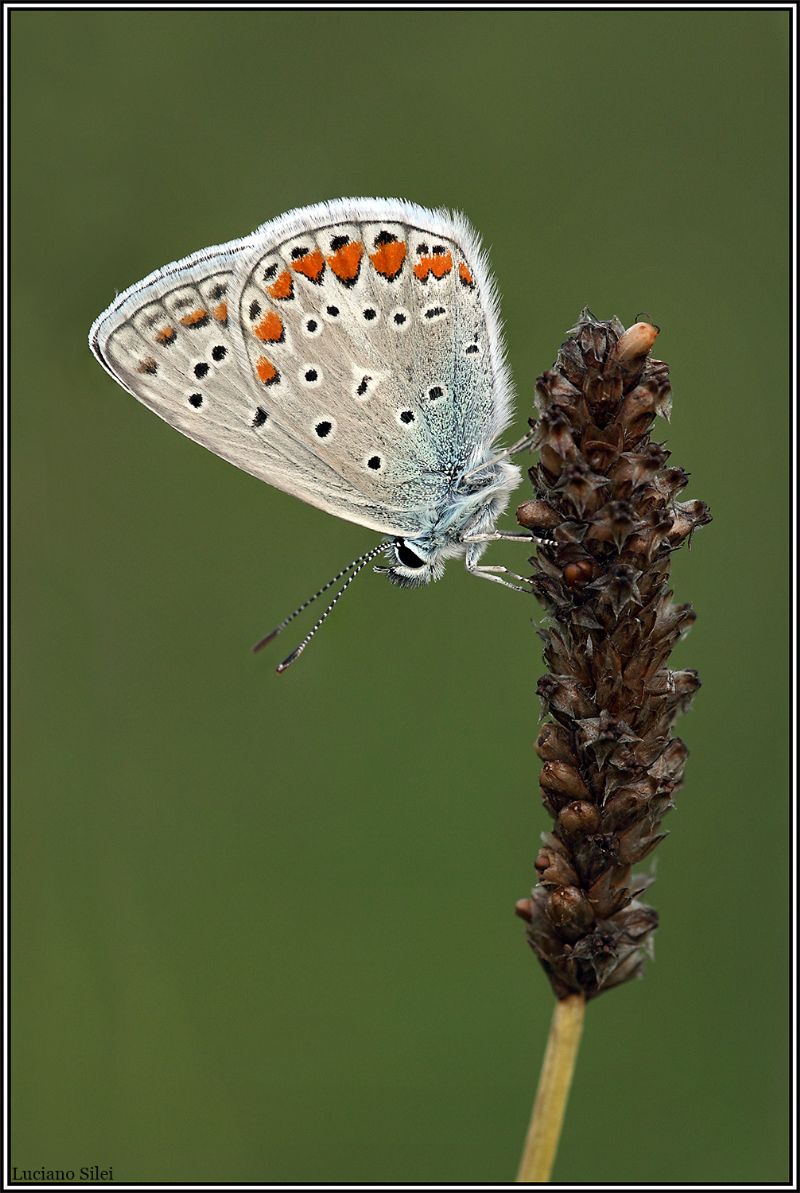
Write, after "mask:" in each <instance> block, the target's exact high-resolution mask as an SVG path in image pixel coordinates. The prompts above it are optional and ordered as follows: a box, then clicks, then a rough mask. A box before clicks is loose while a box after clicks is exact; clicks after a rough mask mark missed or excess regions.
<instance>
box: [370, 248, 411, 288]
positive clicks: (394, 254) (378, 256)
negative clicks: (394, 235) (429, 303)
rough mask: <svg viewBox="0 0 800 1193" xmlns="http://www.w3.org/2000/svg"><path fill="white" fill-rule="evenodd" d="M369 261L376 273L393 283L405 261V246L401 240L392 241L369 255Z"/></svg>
mask: <svg viewBox="0 0 800 1193" xmlns="http://www.w3.org/2000/svg"><path fill="white" fill-rule="evenodd" d="M369 259H370V261H371V262H372V264H373V265H374V267H375V271H376V273H379V274H380V275H381V276H382V277H384V278H388V279H389V281H390V282H391V281H393V280H394V278H396V277H397V275H398V273H399V272H400V270H401V269H402V268H403V262H404V261H405V259H406V246H405V245H404V244H403V242H402V241H401V240H393V241H391V242H390V243H389V244H382V245H381V246H380V248H378V249H376V250H375V252H374V253H371V254H370V258H369Z"/></svg>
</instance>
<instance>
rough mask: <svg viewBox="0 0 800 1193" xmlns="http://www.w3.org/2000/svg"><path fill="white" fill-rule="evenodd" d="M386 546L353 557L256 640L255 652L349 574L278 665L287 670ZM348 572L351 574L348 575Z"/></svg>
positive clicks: (379, 545)
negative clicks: (314, 620)
mask: <svg viewBox="0 0 800 1193" xmlns="http://www.w3.org/2000/svg"><path fill="white" fill-rule="evenodd" d="M385 548H386V543H385V542H383V543H378V545H377V546H376V547H371V548H370V550H369V551H365V552H364V554H363V555H359V556H358V557H357V558H356V559H353V560H352V561H351V562H350V563H348V564H347V566H346V567H343V568H342V570H341V571H339V572H337V573H336V575H335V576H332V577H331V578H330V580H328V582H327V584H323V585H322V588H320V589H318V590H317V591H316V592H315V593H314V594H313V596H310V597H309V598H308V600H306V601H303V603H302V605H298V606H297V608H296V609H295V610H293V612H291V613H290V614H289V616H288V617H284V619H283V621H282V622H280V623H279V624H278V625H276V627H275V629H274V630H270V632H269V633H268V634H265V635H264V637H263V638H260V639H259V641H258V642H256V644H255V646H254V647H253V648H252V649H253V653H254V654H255V653H256V652H257V651H259V650H262V649H263V647H265V646H266V645H267V644H268V643H269V642H272V640H273V639H274V638H277V636H278V634H280V633H282V632H283V631H284V630H285V629H286V627H287V626H288V625H290V624H291V622H293V621H294V619H295V618H296V617H299V616H300V614H301V613H304V612H305V610H306V609H307V608H308V607H309V605H312V604H313V603H314V601H316V600H317V598H318V597H321V596H322V594H323V593H324V592H327V591H328V589H329V588H332V587H333V585H334V584H336V583H337V582H338V581H339V580H341V579H342V577H343V576H347V580H346V581H345V583H344V584H343V585H342V587H341V588H340V589H339V591H338V592H337V593H336V595H335V596H334V598H333V600H332V601H331V603H330V604H329V605H328V607H327V609H326V610H325V612H324V613H323V614H322V616H321V617H320V619H319V620H318V621H317V622H316V624H315V625H314V626H312V628H311V630H310V631H309V633H308V634H307V635H306V637H305V638H304V639H303V641H302V642H301V643H300V645H299V646H298V647H297V649H296V650H293V651H292V653H291V654H290V655H289V657H288V658H286V659H284V661H283V662H282V663H281V664H280V666H279V667H278V672H279V673H280V672H281V671H285V670H286V668H287V667H288V666H289V664H290V663H293V662H294V660H295V659H296V658H297V657H298V655H301V654H302V653H303V651H304V650H305V648H306V647H307V646H308V644H309V642H310V641H311V639H312V638H313V637H314V635H315V634H316V632H317V630H318V629H319V627H320V626H321V625H322V623H323V621H324V620H325V618H326V617H327V616H328V614H329V613H330V612H331V610H332V609H333V607H334V606H335V605H336V603H337V601H338V600H339V598H340V597H341V596H342V594H343V593H344V592H346V590H347V589H348V588H349V587H350V584H351V582H352V581H353V580H355V578H356V576H357V575H358V573H359V572H360V571H362V569H363V568H365V567H366V566H367V564H368V563H369V562H370V561H371V560H373V559H374V558H375V556H376V555H379V554H380V552H381V551H383V550H385ZM348 572H349V573H351V574H350V575H348Z"/></svg>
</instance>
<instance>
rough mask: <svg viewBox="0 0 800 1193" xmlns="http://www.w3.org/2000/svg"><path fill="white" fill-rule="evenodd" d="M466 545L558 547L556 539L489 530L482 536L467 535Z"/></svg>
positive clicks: (464, 540)
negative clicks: (507, 544)
mask: <svg viewBox="0 0 800 1193" xmlns="http://www.w3.org/2000/svg"><path fill="white" fill-rule="evenodd" d="M463 542H465V543H501V542H502V543H532V544H533V545H534V547H557V546H558V544H557V543H556V541H555V539H544V538H539V536H538V535H537V534H525V533H524V532H522V531H513V530H511V531H504V530H489V531H486V532H484V533H482V534H467V535H465V536H464V539H463Z"/></svg>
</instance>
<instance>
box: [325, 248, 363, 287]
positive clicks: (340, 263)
mask: <svg viewBox="0 0 800 1193" xmlns="http://www.w3.org/2000/svg"><path fill="white" fill-rule="evenodd" d="M363 255H364V246H363V245H362V244H359V243H358V241H357V240H351V241H350V243H349V244H345V245H342V247H341V248H340V249H337V250H336V252H335V253H332V254H331V256H330V257H328V264H329V265H330V267H331V269H332V270H333V272H334V273H335V274H336V276H337V278H339V280H340V281H341V282H354V281H355V280H356V278H357V277H358V271H359V269H360V268H361V258H362V257H363Z"/></svg>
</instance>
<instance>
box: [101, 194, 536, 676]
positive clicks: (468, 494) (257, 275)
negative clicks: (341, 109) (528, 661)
mask: <svg viewBox="0 0 800 1193" xmlns="http://www.w3.org/2000/svg"><path fill="white" fill-rule="evenodd" d="M89 343H90V347H91V349H92V351H93V353H94V355H95V356H96V357H97V359H98V360H99V362H100V364H101V365H103V367H104V368H105V369H106V370H107V371H108V372H109V373H110V374H111V376H112V377H113V378H114V379H115V381H117V382H118V383H119V384H120V385H121V386H122V387H123V388H124V389H125V390H127V391H128V392H129V393H130V394H132V395H133V396H134V397H135V398H137V399H138V400H139V401H140V402H142V403H143V404H144V405H145V406H147V407H149V408H150V409H151V410H152V411H154V412H155V413H156V414H158V415H159V416H160V417H161V418H163V419H164V420H165V421H166V422H168V423H169V424H170V425H171V426H173V427H176V428H177V429H178V430H179V431H181V432H182V433H183V434H184V435H186V436H188V438H190V439H193V440H195V442H197V443H200V444H202V445H203V446H204V447H207V448H209V449H210V450H211V451H213V452H214V453H215V454H216V455H218V456H221V457H222V458H223V459H225V460H229V461H230V462H231V463H232V464H235V465H236V466H237V467H238V468H241V469H243V470H244V471H245V472H248V473H250V474H252V475H253V476H256V477H258V478H259V479H260V480H263V481H266V482H267V483H268V484H270V485H274V486H275V487H276V488H278V489H282V490H283V491H284V492H286V493H290V494H293V495H294V496H296V497H299V498H300V499H301V500H302V501H305V502H307V503H308V504H310V505H312V506H316V507H317V508H319V509H321V510H325V511H327V512H328V513H331V514H335V515H336V516H337V517H339V518H344V519H346V520H348V521H350V522H355V523H358V524H359V525H361V526H365V527H367V528H369V529H370V530H373V531H377V532H378V533H379V534H381V535H382V536H384V537H383V538H382V539H381V541H380V542H379V543H378V544H377V545H375V546H373V547H371V548H370V549H369V550H367V551H366V552H364V553H363V554H362V555H360V556H359V557H358V558H357V559H355V560H353V561H352V562H351V563H349V564H348V565H347V566H346V567H345V568H343V569H342V571H341V572H339V573H338V574H337V575H336V576H334V577H333V578H332V579H331V580H330V581H329V582H328V583H327V584H325V585H323V587H322V588H321V589H320V590H319V591H318V592H317V593H315V594H314V595H313V596H312V597H310V598H309V600H308V601H305V602H304V603H303V604H302V605H300V606H299V607H298V608H297V609H296V610H295V611H294V612H293V613H292V614H290V616H289V617H287V618H285V619H284V621H283V622H281V623H280V625H279V626H277V627H276V629H275V630H273V631H272V632H271V633H270V634H268V635H267V636H266V637H265V638H263V639H262V640H261V641H260V642H259V643H257V645H256V648H255V649H260V647H261V646H263V645H265V644H266V643H267V642H268V641H271V640H272V639H273V638H274V637H275V636H276V635H277V634H278V633H280V632H281V631H282V630H283V629H285V627H286V626H287V625H288V624H289V623H290V622H291V621H293V620H294V618H295V617H296V616H298V615H299V614H300V613H302V612H303V611H304V610H305V609H306V608H307V607H308V605H309V604H311V602H312V601H314V600H316V599H317V598H318V597H319V596H321V595H322V593H324V592H326V591H327V590H328V589H330V588H331V587H333V585H334V584H336V583H337V582H339V581H341V582H342V583H341V587H340V588H339V590H338V591H337V592H336V594H335V595H334V597H333V599H332V600H331V602H330V604H329V605H328V607H327V609H326V610H325V612H324V613H323V615H322V616H321V617H320V618H319V619H318V621H317V622H316V623H315V625H314V626H313V627H312V630H311V632H310V633H309V634H308V635H307V636H306V638H305V639H304V640H303V642H302V643H301V644H300V645H299V647H298V648H297V649H296V650H295V651H293V652H292V654H291V655H290V656H289V657H288V658H287V659H285V660H284V661H283V662H282V663H281V664H280V666H279V667H278V670H279V671H281V670H285V668H286V667H287V666H288V665H289V664H290V663H291V662H293V661H294V659H296V658H297V657H298V656H299V654H300V653H301V652H302V651H303V650H304V649H305V647H306V646H307V644H308V642H309V641H310V640H311V638H312V637H313V635H314V634H315V633H316V630H317V629H318V628H319V626H320V625H321V624H322V622H323V621H324V620H325V618H326V617H327V616H328V614H329V613H330V611H331V609H332V608H333V607H334V605H335V604H336V603H337V601H338V600H339V599H340V597H341V596H342V594H343V593H344V591H345V590H346V589H347V588H348V587H349V585H350V583H351V582H352V580H353V579H354V578H355V577H356V576H357V575H358V574H359V573H360V572H361V571H362V570H363V568H365V567H366V566H367V564H369V563H371V562H372V561H373V560H375V559H376V558H377V557H378V556H379V555H381V554H383V555H384V556H385V558H386V563H387V564H388V566H386V567H375V570H376V571H380V572H383V573H384V574H385V575H387V576H388V578H389V580H390V581H391V582H392V583H394V584H399V585H404V586H408V587H415V586H419V585H422V584H426V583H429V582H430V581H432V580H438V579H439V578H440V577H441V575H442V574H443V571H444V565H445V562H446V561H447V560H448V559H450V558H456V557H461V558H463V560H464V563H465V566H466V568H467V571H469V572H470V573H471V574H472V575H475V576H480V577H483V578H485V579H488V580H492V581H493V582H495V583H499V584H503V585H505V586H507V587H511V588H519V587H520V586H519V585H518V584H514V583H513V582H512V581H510V580H507V579H505V578H504V576H505V575H509V576H511V577H512V578H513V579H514V580H521V579H522V577H519V576H516V575H515V574H514V573H512V572H509V571H508V569H506V568H504V567H488V566H482V565H481V564H480V562H479V560H480V558H481V556H482V554H483V552H484V551H485V549H486V546H487V544H488V543H489V542H492V541H496V540H499V539H523V540H525V541H527V542H531V541H532V538H533V536H531V535H529V534H503V533H501V532H499V531H497V530H496V529H495V524H496V521H497V519H498V517H499V515H500V514H501V513H502V512H503V511H504V510H505V509H506V507H507V505H508V501H509V498H510V495H511V493H512V492H513V490H514V489H515V488H516V486H517V484H518V483H519V480H520V471H519V469H518V468H517V467H516V466H514V465H513V464H511V463H510V460H509V458H510V456H512V455H513V454H515V453H516V452H517V451H520V450H522V449H523V448H524V447H526V446H530V442H531V440H530V437H529V436H528V437H526V438H525V439H523V440H520V441H519V442H518V443H516V444H514V445H513V446H511V447H509V448H506V449H500V448H499V447H497V440H498V438H499V436H500V435H501V433H502V432H503V431H504V430H505V429H506V427H507V425H508V423H509V422H510V420H511V417H512V390H511V381H510V377H509V372H508V368H507V366H506V363H505V351H504V345H503V336H502V328H501V321H500V313H499V301H498V294H497V288H496V285H495V282H494V279H493V277H492V274H491V272H490V269H489V264H488V261H487V257H486V254H485V253H484V251H483V250H482V248H481V244H480V240H479V238H478V235H477V234H476V232H475V231H474V230H473V228H472V227H471V226H470V224H469V223H468V221H467V220H466V218H465V217H464V216H463V215H461V214H460V213H457V212H456V213H451V212H449V211H445V210H432V209H428V208H425V207H420V206H418V205H416V204H414V203H410V202H407V201H404V200H400V199H377V198H350V199H335V200H331V201H330V202H324V203H317V204H314V205H312V206H309V207H301V208H297V209H295V210H292V211H290V212H288V213H286V214H285V215H282V216H280V217H278V218H277V219H274V220H271V221H269V222H268V223H265V224H263V225H262V226H261V227H259V228H257V229H256V231H255V232H253V233H251V235H249V236H246V237H243V238H241V239H239V240H232V241H229V242H228V243H227V244H222V245H217V246H214V247H211V248H207V249H202V250H201V251H199V252H196V253H193V254H192V255H191V256H189V257H184V258H183V259H182V260H180V261H176V262H173V263H172V264H170V265H166V266H164V267H163V268H162V269H157V270H156V271H155V272H154V273H151V274H149V275H148V276H147V277H146V278H144V279H143V280H142V281H141V282H137V283H136V284H135V285H133V286H131V287H129V288H128V289H127V290H125V291H124V292H123V293H122V294H120V295H119V296H118V297H117V298H116V299H115V301H114V302H113V303H112V304H111V305H110V306H109V307H108V308H107V309H106V310H105V311H104V312H103V313H102V314H101V315H100V316H99V317H98V318H97V319H96V320H95V322H94V324H93V325H92V328H91V331H90V333H89ZM534 541H541V540H535V539H534Z"/></svg>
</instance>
